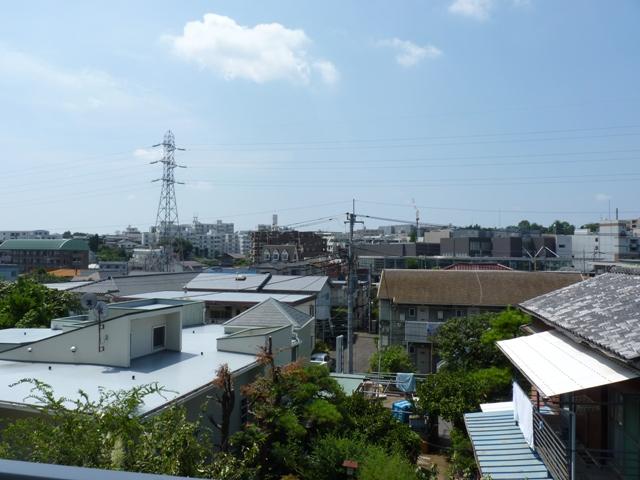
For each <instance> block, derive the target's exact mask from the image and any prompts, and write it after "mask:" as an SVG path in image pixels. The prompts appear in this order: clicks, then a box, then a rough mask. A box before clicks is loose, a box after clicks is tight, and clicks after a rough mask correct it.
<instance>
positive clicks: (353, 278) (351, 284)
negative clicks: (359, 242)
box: [345, 199, 364, 373]
mask: <svg viewBox="0 0 640 480" xmlns="http://www.w3.org/2000/svg"><path fill="white" fill-rule="evenodd" d="M357 217H358V216H357V215H356V201H355V199H354V200H353V207H352V211H351V213H349V212H347V221H346V222H345V223H348V224H349V249H348V259H347V262H348V268H349V273H348V276H347V349H348V352H349V353H348V357H349V361H348V362H349V363H348V372H347V373H353V296H354V293H355V287H356V286H357V281H358V278H357V275H356V272H355V262H354V258H353V227H354V225H355V224H356V223H364V222H362V221H358V220H357Z"/></svg>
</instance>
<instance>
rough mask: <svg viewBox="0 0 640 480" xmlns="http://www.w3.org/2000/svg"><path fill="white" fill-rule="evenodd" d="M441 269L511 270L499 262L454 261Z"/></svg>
mask: <svg viewBox="0 0 640 480" xmlns="http://www.w3.org/2000/svg"><path fill="white" fill-rule="evenodd" d="M443 270H513V268H511V267H507V266H506V265H502V264H501V263H454V264H452V265H449V266H446V267H444V269H443Z"/></svg>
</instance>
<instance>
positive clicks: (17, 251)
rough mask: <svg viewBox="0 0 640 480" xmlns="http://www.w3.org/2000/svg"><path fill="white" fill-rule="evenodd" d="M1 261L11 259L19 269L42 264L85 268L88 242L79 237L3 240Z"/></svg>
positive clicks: (0, 249)
mask: <svg viewBox="0 0 640 480" xmlns="http://www.w3.org/2000/svg"><path fill="white" fill-rule="evenodd" d="M0 263H13V264H16V265H17V266H18V269H19V271H20V272H21V273H24V272H30V271H32V270H37V269H40V268H44V269H47V270H55V269H59V268H73V269H80V268H87V267H88V266H89V244H88V243H87V242H86V241H85V240H80V239H75V238H73V239H58V240H6V241H4V242H3V243H2V244H1V245H0Z"/></svg>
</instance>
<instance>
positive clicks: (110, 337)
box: [0, 317, 130, 367]
mask: <svg viewBox="0 0 640 480" xmlns="http://www.w3.org/2000/svg"><path fill="white" fill-rule="evenodd" d="M102 326H103V327H104V328H103V329H102V331H101V336H102V339H103V345H104V351H102V352H100V351H98V325H97V324H95V325H90V326H88V327H84V328H79V329H76V330H70V331H68V332H65V333H61V334H60V335H56V336H55V337H50V338H46V339H44V340H41V341H39V342H35V343H32V344H30V345H25V346H22V347H20V348H17V349H14V350H9V351H6V352H2V353H0V359H2V360H17V361H26V362H52V363H81V364H97V365H109V366H113V367H128V366H129V365H130V356H129V354H130V350H129V346H130V344H129V318H127V317H125V318H120V319H117V320H112V321H108V322H104V323H103V324H102ZM71 347H75V352H72V351H71ZM29 348H30V349H31V351H29Z"/></svg>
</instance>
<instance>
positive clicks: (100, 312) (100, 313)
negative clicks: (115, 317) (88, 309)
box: [95, 302, 109, 318]
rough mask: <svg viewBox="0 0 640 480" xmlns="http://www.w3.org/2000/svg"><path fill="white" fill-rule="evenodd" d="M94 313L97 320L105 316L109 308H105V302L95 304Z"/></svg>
mask: <svg viewBox="0 0 640 480" xmlns="http://www.w3.org/2000/svg"><path fill="white" fill-rule="evenodd" d="M95 308H96V312H97V313H98V317H99V318H104V317H106V316H107V313H108V312H109V307H108V306H107V304H106V303H105V302H98V303H96V307H95Z"/></svg>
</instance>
